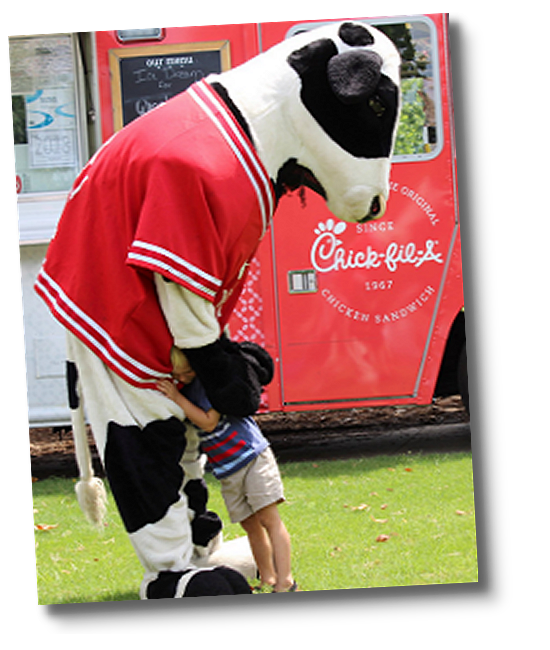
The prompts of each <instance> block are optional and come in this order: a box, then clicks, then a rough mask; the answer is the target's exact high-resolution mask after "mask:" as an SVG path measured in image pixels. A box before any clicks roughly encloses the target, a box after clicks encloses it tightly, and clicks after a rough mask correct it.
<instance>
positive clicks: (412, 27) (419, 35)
mask: <svg viewBox="0 0 550 650" xmlns="http://www.w3.org/2000/svg"><path fill="white" fill-rule="evenodd" d="M363 22H365V23H368V24H371V25H373V26H374V27H376V28H377V29H379V30H380V31H382V32H384V33H385V34H386V35H387V36H388V37H389V38H390V39H391V40H392V41H393V42H394V44H395V45H396V47H397V49H398V50H399V53H400V55H401V94H402V107H401V117H400V122H399V129H398V131H397V138H396V142H395V148H394V153H393V158H394V161H395V162H399V161H405V160H415V159H423V160H425V159H427V158H433V157H435V156H437V155H438V153H439V152H440V150H441V148H442V144H443V143H442V135H441V134H442V127H441V115H440V111H441V102H440V98H439V78H438V75H439V65H438V61H437V43H436V31H435V26H434V24H433V22H432V21H431V20H430V19H429V18H427V17H425V16H418V17H414V18H407V19H406V20H402V21H399V20H396V19H395V18H393V19H387V20H384V19H381V20H376V19H373V20H365V21H363ZM318 26H319V23H307V24H304V23H302V24H300V25H294V27H293V28H292V29H291V30H290V31H289V33H288V34H287V37H289V36H292V35H293V34H297V33H299V32H301V31H305V30H308V29H313V28H315V27H318Z"/></svg>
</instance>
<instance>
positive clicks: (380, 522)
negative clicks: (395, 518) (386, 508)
mask: <svg viewBox="0 0 550 650" xmlns="http://www.w3.org/2000/svg"><path fill="white" fill-rule="evenodd" d="M370 518H371V519H372V520H373V521H374V522H375V523H376V524H386V523H387V522H388V520H387V519H376V517H373V516H372V515H371V516H370Z"/></svg>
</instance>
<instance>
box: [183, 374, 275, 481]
mask: <svg viewBox="0 0 550 650" xmlns="http://www.w3.org/2000/svg"><path fill="white" fill-rule="evenodd" d="M181 392H182V393H183V394H184V395H185V397H187V399H188V400H189V401H190V402H192V403H193V404H195V406H198V407H199V408H201V409H202V410H203V411H209V410H210V409H211V408H212V405H211V404H210V401H209V399H208V397H207V396H206V393H205V391H204V388H203V386H202V384H201V383H200V381H199V380H198V379H194V380H193V381H192V382H191V383H190V384H187V385H186V386H184V387H183V388H182V391H181ZM200 436H201V448H202V451H203V452H204V453H205V454H206V455H207V457H208V462H209V463H210V465H211V466H212V472H213V474H214V476H215V477H216V478H218V479H222V478H226V477H228V476H231V474H234V473H235V472H236V471H238V470H239V469H241V468H243V467H244V466H245V465H248V463H250V462H251V461H253V460H254V458H256V457H257V456H259V455H260V454H261V453H262V451H264V450H265V449H266V448H267V447H268V446H269V442H268V441H267V440H266V438H265V437H264V436H263V434H262V432H261V431H260V428H259V427H258V425H257V424H256V422H255V420H254V419H253V418H251V417H244V418H237V417H233V416H228V415H223V416H221V418H220V421H219V423H218V426H217V427H216V428H215V429H214V431H212V432H210V433H206V432H204V431H201V432H200Z"/></svg>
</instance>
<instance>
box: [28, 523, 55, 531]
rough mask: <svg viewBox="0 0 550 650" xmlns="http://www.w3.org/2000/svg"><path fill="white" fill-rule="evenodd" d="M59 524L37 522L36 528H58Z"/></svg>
mask: <svg viewBox="0 0 550 650" xmlns="http://www.w3.org/2000/svg"><path fill="white" fill-rule="evenodd" d="M58 526H59V524H36V525H35V527H34V529H35V530H52V528H57V527H58Z"/></svg>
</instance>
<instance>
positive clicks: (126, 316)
mask: <svg viewBox="0 0 550 650" xmlns="http://www.w3.org/2000/svg"><path fill="white" fill-rule="evenodd" d="M399 66H400V62H399V55H398V52H397V50H396V48H395V47H394V45H393V44H392V43H391V41H390V40H389V39H388V38H387V37H386V36H384V35H383V34H382V33H381V32H379V31H377V30H375V29H374V28H372V27H370V26H366V25H364V24H362V23H354V22H344V23H333V24H329V25H326V26H324V27H321V28H319V29H317V30H312V31H310V32H305V33H301V34H298V35H296V36H293V37H292V38H289V39H287V40H286V41H284V42H282V43H280V44H278V45H276V46H275V47H273V48H271V49H270V50H268V51H267V52H265V53H263V54H260V55H259V56H257V57H255V58H254V59H251V60H250V61H248V62H246V63H245V64H243V65H242V66H239V67H237V68H234V69H232V70H229V71H227V72H224V73H222V74H219V75H211V76H209V77H207V78H206V79H203V80H201V81H199V82H198V83H195V84H193V85H192V86H190V87H189V88H188V90H186V91H185V92H183V93H181V94H179V95H177V96H176V97H173V98H172V99H170V100H169V101H167V102H166V103H165V104H163V105H161V106H159V107H157V108H155V110H153V111H151V112H150V113H147V114H146V115H143V116H141V117H140V118H138V119H136V120H134V121H133V122H131V123H130V124H128V125H127V126H125V127H124V128H123V129H121V130H120V131H118V132H117V133H116V134H115V135H114V136H113V137H112V138H111V139H110V140H109V141H108V142H106V143H105V144H104V145H103V146H102V147H101V148H100V149H99V151H97V152H96V153H95V154H94V155H93V156H92V158H91V159H90V160H89V162H88V163H87V165H86V166H85V167H84V169H83V170H82V172H81V173H80V175H79V176H78V178H77V179H76V181H75V183H74V186H73V188H72V190H71V192H70V194H69V197H68V199H67V203H66V206H65V208H64V211H63V214H62V217H61V219H60V222H59V224H58V228H57V232H56V235H55V237H54V238H53V240H52V242H51V244H50V246H49V249H48V252H47V255H46V259H45V261H44V264H43V266H42V269H41V270H40V273H39V275H38V278H37V281H36V285H35V288H36V291H37V292H38V293H39V295H40V296H41V297H42V298H43V299H44V300H45V302H46V304H47V305H48V307H49V308H50V310H51V312H52V314H53V316H54V317H55V318H56V319H58V320H59V322H60V323H61V324H62V325H63V326H64V327H65V328H66V330H67V331H68V335H67V353H68V360H69V363H68V373H67V376H68V379H69V401H70V405H71V411H72V414H73V432H74V434H75V442H76V447H77V451H76V453H77V459H78V463H79V467H80V472H81V475H82V481H81V484H80V487H79V488H78V491H79V493H80V500H81V502H82V503H83V505H84V507H85V508H86V509H87V510H88V512H89V514H90V517H91V519H92V521H94V522H96V523H97V522H100V521H101V517H102V512H103V508H104V495H103V493H102V486H101V483H100V482H98V481H97V479H95V477H94V476H93V474H92V472H91V465H90V462H89V450H88V449H87V445H86V442H85V419H84V411H83V409H84V408H85V409H86V416H87V420H88V422H89V424H90V425H91V429H92V432H93V435H94V439H95V443H96V447H97V449H98V452H99V455H100V457H101V460H102V463H103V466H104V468H105V472H106V475H107V478H108V480H109V485H110V488H111V490H112V493H113V497H114V499H115V501H116V504H117V507H118V510H119V512H120V516H121V518H122V521H123V522H124V525H125V528H126V530H127V532H128V536H129V538H130V541H131V542H132V545H133V547H134V549H135V552H136V554H137V557H138V558H139V560H140V562H141V564H142V565H143V568H144V573H145V576H144V580H143V584H142V588H141V595H142V597H143V598H173V597H183V596H200V595H222V594H235V593H237V594H240V593H250V590H249V589H248V587H247V583H246V580H245V578H244V577H243V575H242V573H241V572H240V571H239V570H235V569H232V568H223V567H207V568H204V567H199V566H198V565H197V558H199V559H200V558H203V560H204V554H202V555H201V553H197V552H196V547H200V544H195V542H196V541H201V542H204V539H202V540H199V537H201V536H206V537H208V536H209V535H214V537H215V535H218V534H219V531H216V527H217V526H218V525H219V524H218V523H216V521H215V517H214V516H213V514H210V513H209V511H208V510H207V508H206V500H205V499H207V496H206V495H205V494H204V493H203V494H202V496H200V495H199V492H201V490H202V487H201V489H200V490H199V489H197V487H198V486H199V485H200V486H202V483H201V481H202V476H203V465H202V461H201V453H200V446H199V442H198V440H199V438H198V435H197V431H196V429H194V427H193V426H192V425H191V424H190V422H189V421H188V420H187V419H186V417H185V413H183V411H182V410H181V409H180V408H179V407H178V406H177V405H176V404H175V403H174V402H173V401H172V400H170V399H167V397H166V396H165V395H164V394H162V393H161V392H160V391H159V390H157V388H156V386H157V382H158V381H159V380H163V379H170V378H171V377H172V365H171V361H170V351H171V349H172V347H177V348H180V349H181V350H184V351H185V353H186V355H187V357H188V359H189V362H190V364H191V365H192V368H193V370H194V371H195V372H196V374H197V375H198V377H199V378H200V380H201V382H202V383H203V385H204V387H205V391H206V394H207V396H208V399H209V400H210V402H211V404H212V405H213V407H214V408H215V409H216V410H218V411H219V412H220V413H223V414H225V415H237V416H244V415H251V414H253V413H254V412H255V411H256V410H257V409H258V406H259V404H260V396H261V392H262V387H263V386H265V385H266V384H267V383H268V382H269V381H270V380H271V378H272V376H273V363H272V361H271V359H270V358H269V355H267V353H266V352H265V351H264V350H262V349H261V348H259V347H258V346H255V345H254V344H250V343H242V342H241V343H237V342H235V341H231V340H230V339H229V338H228V337H226V336H225V334H224V331H225V329H226V325H227V323H228V320H229V318H230V316H231V313H232V311H233V309H234V307H235V305H236V303H237V300H238V298H239V295H240V293H241V291H242V289H243V285H244V283H245V281H246V276H247V269H248V267H249V264H250V262H251V260H252V258H253V256H254V254H255V251H256V249H257V246H258V244H259V242H260V241H261V239H262V238H263V236H264V235H265V233H266V231H267V229H268V228H269V226H270V223H271V218H272V215H273V212H274V210H275V207H276V204H277V202H278V201H279V200H280V199H281V197H282V196H283V195H284V194H285V193H286V192H287V191H289V190H294V189H297V188H299V187H309V188H310V189H312V190H313V191H315V192H317V193H318V194H320V195H321V196H322V197H323V198H324V199H325V200H326V203H327V206H328V208H329V210H331V211H332V213H333V214H334V215H335V216H336V217H337V218H340V219H343V220H345V221H349V222H353V223H363V222H364V221H367V220H369V219H376V218H379V217H381V216H382V215H383V213H384V210H385V208H386V202H387V199H388V195H389V171H390V156H391V151H392V146H393V141H394V135H395V129H396V125H397V119H398V114H399V103H400V98H399ZM194 481H195V482H196V481H198V482H199V483H197V484H193V482H194ZM203 487H204V486H203ZM199 501H200V503H199ZM197 504H199V505H197ZM212 539H213V538H212ZM210 541H212V540H210ZM208 543H210V542H208ZM202 548H205V547H204V546H203V547H202ZM239 554H240V551H239V552H238V553H237V555H239ZM207 555H208V553H207ZM210 555H211V556H214V553H212V554H210ZM245 555H246V553H245ZM220 557H221V556H220ZM225 558H226V559H227V558H229V559H231V551H229V552H228V553H226V554H225ZM240 561H241V560H239V562H240ZM239 562H237V564H239ZM245 564H246V565H247V566H248V564H247V562H244V563H243V566H244V565H245Z"/></svg>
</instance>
